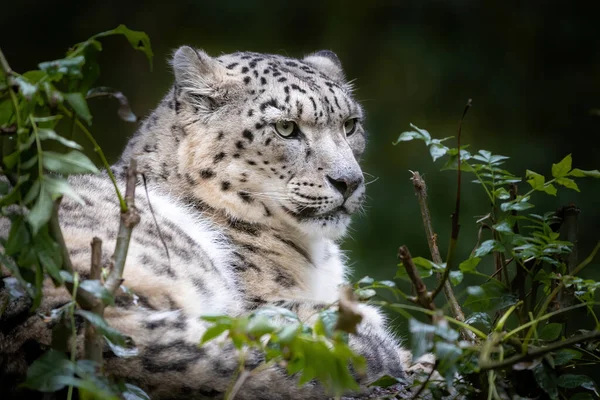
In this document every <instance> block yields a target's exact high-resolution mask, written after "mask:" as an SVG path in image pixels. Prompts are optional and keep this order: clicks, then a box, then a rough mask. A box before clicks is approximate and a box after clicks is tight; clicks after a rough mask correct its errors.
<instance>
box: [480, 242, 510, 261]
mask: <svg viewBox="0 0 600 400" xmlns="http://www.w3.org/2000/svg"><path fill="white" fill-rule="evenodd" d="M504 250H505V249H504V246H503V245H502V243H500V242H499V241H497V240H493V239H490V240H486V241H485V242H483V243H481V245H479V247H478V248H477V250H475V254H474V256H475V257H480V258H481V257H485V256H486V255H488V254H490V253H491V252H493V251H499V252H502V251H504Z"/></svg>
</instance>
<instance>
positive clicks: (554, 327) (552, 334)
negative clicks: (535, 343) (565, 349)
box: [539, 322, 562, 341]
mask: <svg viewBox="0 0 600 400" xmlns="http://www.w3.org/2000/svg"><path fill="white" fill-rule="evenodd" d="M561 332H562V324H558V323H556V322H552V323H549V324H547V325H545V326H544V327H543V328H542V331H541V332H540V336H539V337H540V339H542V340H547V341H553V340H556V339H558V337H559V336H560V333H561Z"/></svg>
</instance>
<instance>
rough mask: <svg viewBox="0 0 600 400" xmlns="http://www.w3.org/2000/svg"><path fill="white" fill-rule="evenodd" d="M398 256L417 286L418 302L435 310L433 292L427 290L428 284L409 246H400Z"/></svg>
mask: <svg viewBox="0 0 600 400" xmlns="http://www.w3.org/2000/svg"><path fill="white" fill-rule="evenodd" d="M398 258H399V259H400V261H402V265H404V268H405V269H406V273H407V274H408V277H409V278H410V281H411V282H412V284H413V285H414V287H415V290H416V292H417V298H416V299H415V300H416V301H415V302H416V303H417V304H419V305H421V306H422V307H425V308H428V309H430V310H435V305H434V304H433V298H432V297H431V294H430V293H429V292H428V291H427V286H425V284H424V283H423V280H422V279H421V277H420V276H419V273H418V271H417V267H416V266H415V263H414V262H413V260H412V256H411V255H410V251H408V247H406V246H400V248H399V249H398Z"/></svg>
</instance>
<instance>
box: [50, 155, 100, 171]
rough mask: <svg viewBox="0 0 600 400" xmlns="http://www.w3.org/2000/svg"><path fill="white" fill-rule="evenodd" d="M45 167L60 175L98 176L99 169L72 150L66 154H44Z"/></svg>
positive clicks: (84, 156)
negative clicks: (92, 174) (89, 174)
mask: <svg viewBox="0 0 600 400" xmlns="http://www.w3.org/2000/svg"><path fill="white" fill-rule="evenodd" d="M43 160H44V167H45V168H47V169H49V170H50V171H53V172H58V173H59V174H64V175H68V174H84V173H89V172H91V173H94V174H97V173H98V172H99V171H98V168H96V166H95V165H94V163H92V162H91V161H90V159H89V158H87V156H86V155H84V154H83V153H81V152H79V151H77V150H72V151H70V152H68V153H66V154H61V153H56V152H53V151H45V152H44V158H43Z"/></svg>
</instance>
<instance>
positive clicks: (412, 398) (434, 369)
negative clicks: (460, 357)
mask: <svg viewBox="0 0 600 400" xmlns="http://www.w3.org/2000/svg"><path fill="white" fill-rule="evenodd" d="M438 364H439V360H436V362H435V364H434V366H433V368H431V371H429V374H428V375H427V379H425V382H423V384H422V385H421V386H420V387H419V390H417V392H416V393H415V394H414V395H413V396H412V397H411V400H416V399H420V398H421V397H420V396H421V394H422V393H423V390H425V388H426V387H427V385H428V384H429V381H430V380H431V377H432V376H433V374H434V373H435V371H436V369H437V367H438Z"/></svg>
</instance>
